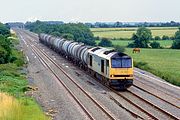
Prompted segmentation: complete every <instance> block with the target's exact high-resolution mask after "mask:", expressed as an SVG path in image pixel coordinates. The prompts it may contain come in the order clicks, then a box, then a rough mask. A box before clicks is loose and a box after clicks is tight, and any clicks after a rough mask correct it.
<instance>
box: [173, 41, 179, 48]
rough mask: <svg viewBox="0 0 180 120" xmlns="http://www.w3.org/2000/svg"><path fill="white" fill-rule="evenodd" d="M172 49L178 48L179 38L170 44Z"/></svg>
mask: <svg viewBox="0 0 180 120" xmlns="http://www.w3.org/2000/svg"><path fill="white" fill-rule="evenodd" d="M172 48H173V49H180V39H177V40H174V42H173V44H172Z"/></svg>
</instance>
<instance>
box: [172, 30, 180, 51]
mask: <svg viewBox="0 0 180 120" xmlns="http://www.w3.org/2000/svg"><path fill="white" fill-rule="evenodd" d="M172 48H173V49H180V28H179V30H178V31H177V32H176V33H175V40H174V42H173V44H172Z"/></svg>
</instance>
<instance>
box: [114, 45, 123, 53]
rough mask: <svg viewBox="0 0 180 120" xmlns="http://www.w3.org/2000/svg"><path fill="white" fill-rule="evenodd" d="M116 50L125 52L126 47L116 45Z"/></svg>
mask: <svg viewBox="0 0 180 120" xmlns="http://www.w3.org/2000/svg"><path fill="white" fill-rule="evenodd" d="M114 49H115V51H117V52H125V47H124V46H120V45H114Z"/></svg>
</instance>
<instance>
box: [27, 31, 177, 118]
mask: <svg viewBox="0 0 180 120" xmlns="http://www.w3.org/2000/svg"><path fill="white" fill-rule="evenodd" d="M26 34H27V33H26ZM28 35H29V34H28ZM30 36H31V37H33V38H34V36H33V35H30ZM39 50H40V49H39ZM40 52H41V53H43V54H44V55H45V56H46V57H48V58H49V59H50V60H51V62H53V64H56V66H57V67H60V68H61V66H59V65H58V64H57V63H56V62H54V60H52V58H50V57H49V56H48V55H47V54H46V53H44V51H42V50H40ZM61 69H62V68H61ZM62 71H63V73H66V72H65V71H64V70H63V69H62ZM66 74H67V73H66ZM67 76H69V75H68V74H67ZM69 77H70V76H69ZM70 78H71V77H70ZM135 87H137V88H139V89H141V88H140V87H138V86H135ZM81 89H82V88H81ZM109 89H111V88H109ZM111 90H112V89H111ZM141 90H143V91H145V92H147V93H149V94H151V95H153V96H155V97H157V98H159V99H161V100H162V101H164V102H167V103H168V104H171V105H173V104H172V103H170V102H168V101H166V100H164V99H162V98H160V97H159V96H156V95H154V94H152V93H150V92H148V91H146V90H144V89H141ZM112 91H114V90H112ZM128 92H129V93H130V94H132V95H133V96H136V97H137V98H139V99H141V100H142V101H144V102H146V103H148V104H150V105H152V106H153V107H155V108H156V109H158V110H159V111H161V112H162V113H164V114H166V115H168V116H170V118H172V119H177V120H178V119H179V118H178V117H177V116H174V115H172V114H171V113H169V112H167V111H165V110H163V109H161V108H159V107H158V106H157V105H154V104H152V103H151V102H149V101H147V100H145V99H143V98H142V97H140V96H138V95H137V94H135V93H133V92H132V91H128ZM114 93H116V94H117V95H119V96H120V97H122V98H124V99H125V100H127V101H128V102H129V103H130V104H132V105H134V106H135V107H137V108H138V109H139V110H141V111H142V112H144V113H146V114H147V115H148V116H149V117H151V118H152V119H155V120H157V119H158V118H157V117H156V116H154V115H152V114H151V113H149V112H148V111H146V110H144V109H143V108H142V107H141V106H139V105H136V104H135V103H133V102H132V101H131V100H129V99H128V98H126V97H125V96H123V95H122V94H120V93H119V92H117V91H114ZM175 107H177V108H179V107H178V106H175ZM129 112H130V113H131V114H134V115H136V116H138V117H139V118H141V119H143V118H142V117H141V116H139V115H137V114H135V113H133V112H132V111H129Z"/></svg>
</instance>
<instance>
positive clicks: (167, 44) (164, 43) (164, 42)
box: [96, 40, 173, 48]
mask: <svg viewBox="0 0 180 120" xmlns="http://www.w3.org/2000/svg"><path fill="white" fill-rule="evenodd" d="M111 41H112V44H113V45H120V46H127V45H128V44H129V43H132V42H133V41H132V40H111ZM156 41H157V42H159V43H160V45H161V46H162V47H165V48H169V47H171V45H172V43H173V40H156ZM99 42H100V40H96V43H97V44H98V43H99ZM150 42H152V41H150Z"/></svg>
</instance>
